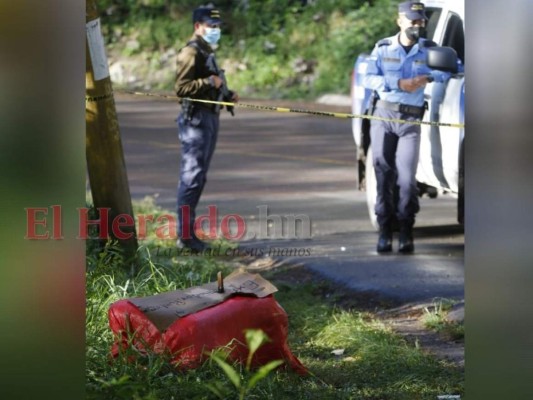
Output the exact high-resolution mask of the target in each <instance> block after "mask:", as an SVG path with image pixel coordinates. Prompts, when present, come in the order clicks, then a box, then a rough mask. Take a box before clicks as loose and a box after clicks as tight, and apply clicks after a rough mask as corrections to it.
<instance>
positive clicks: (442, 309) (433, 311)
mask: <svg viewBox="0 0 533 400" xmlns="http://www.w3.org/2000/svg"><path fill="white" fill-rule="evenodd" d="M455 304H456V302H455V301H454V300H449V299H441V300H440V301H438V302H436V303H435V304H434V306H433V307H427V308H425V309H424V315H423V316H422V322H423V323H424V326H425V327H426V328H428V329H431V330H433V331H435V332H438V333H439V334H441V335H442V336H443V337H445V338H446V339H448V340H462V339H464V336H465V330H464V324H463V323H457V322H451V321H449V320H448V319H447V316H448V312H449V311H450V309H451V308H452V307H453V306H454V305H455Z"/></svg>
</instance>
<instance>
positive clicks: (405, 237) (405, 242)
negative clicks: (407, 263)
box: [398, 222, 415, 253]
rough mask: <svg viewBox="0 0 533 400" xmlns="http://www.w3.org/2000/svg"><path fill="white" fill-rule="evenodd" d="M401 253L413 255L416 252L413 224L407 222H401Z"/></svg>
mask: <svg viewBox="0 0 533 400" xmlns="http://www.w3.org/2000/svg"><path fill="white" fill-rule="evenodd" d="M398 251H399V252H400V253H412V252H413V251H415V243H414V241H413V224H411V223H407V222H400V245H399V247H398Z"/></svg>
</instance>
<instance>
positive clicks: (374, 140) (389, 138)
mask: <svg viewBox="0 0 533 400" xmlns="http://www.w3.org/2000/svg"><path fill="white" fill-rule="evenodd" d="M374 116H377V117H383V118H389V119H403V120H417V119H418V118H416V117H413V116H411V115H408V114H403V113H400V112H398V111H392V110H388V109H383V108H376V109H375V111H374ZM370 143H371V146H372V155H373V158H374V169H375V172H376V180H377V198H376V208H375V212H376V216H377V221H378V223H379V225H380V227H384V226H387V224H390V223H391V222H392V220H393V217H394V216H395V215H396V217H397V219H398V221H399V222H400V223H404V224H406V225H411V226H412V225H413V224H414V222H415V214H416V213H417V212H418V211H419V209H420V207H419V204H418V189H417V185H416V178H415V175H416V167H417V165H418V155H419V150H420V125H413V124H406V123H399V122H390V121H379V120H372V123H371V129H370ZM396 185H397V186H398V195H399V199H398V203H397V205H396V204H395V199H394V197H395V196H394V189H395V186H396Z"/></svg>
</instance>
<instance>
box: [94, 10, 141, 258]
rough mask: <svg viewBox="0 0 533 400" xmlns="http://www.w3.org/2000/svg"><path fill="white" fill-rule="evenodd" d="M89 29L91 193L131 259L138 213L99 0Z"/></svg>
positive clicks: (135, 242)
mask: <svg viewBox="0 0 533 400" xmlns="http://www.w3.org/2000/svg"><path fill="white" fill-rule="evenodd" d="M86 30H87V37H86V45H85V48H86V50H85V53H86V71H85V87H86V100H85V121H86V157H87V170H88V174H89V181H90V186H91V193H92V197H93V202H94V206H95V208H96V209H99V208H100V209H101V208H109V218H108V232H109V234H110V236H111V237H113V238H116V239H118V240H119V242H120V244H121V245H122V247H123V248H124V250H125V254H126V256H127V258H132V257H134V256H135V254H136V251H137V235H136V229H135V224H131V221H134V216H133V209H132V205H131V196H130V189H129V186H128V177H127V174H126V164H125V162H124V154H123V151H122V141H121V138H120V131H119V126H118V119H117V114H116V109H115V100H114V97H113V88H112V85H111V78H110V76H109V68H108V64H107V56H106V52H105V47H104V42H103V37H102V32H101V27H100V18H99V15H98V10H97V8H96V2H95V0H87V1H86ZM119 216H120V218H119ZM113 222H115V229H113ZM128 222H129V223H128ZM118 224H120V226H119V227H118Z"/></svg>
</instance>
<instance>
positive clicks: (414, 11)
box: [398, 1, 428, 21]
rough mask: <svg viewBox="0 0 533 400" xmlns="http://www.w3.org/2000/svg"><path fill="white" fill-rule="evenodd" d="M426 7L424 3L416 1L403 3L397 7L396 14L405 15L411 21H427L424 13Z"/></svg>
mask: <svg viewBox="0 0 533 400" xmlns="http://www.w3.org/2000/svg"><path fill="white" fill-rule="evenodd" d="M425 10H426V6H425V5H424V3H420V2H416V1H405V2H403V3H400V4H399V5H398V12H399V13H400V14H405V16H406V17H407V19H410V20H411V21H413V20H416V19H428V17H427V16H426V13H425Z"/></svg>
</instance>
